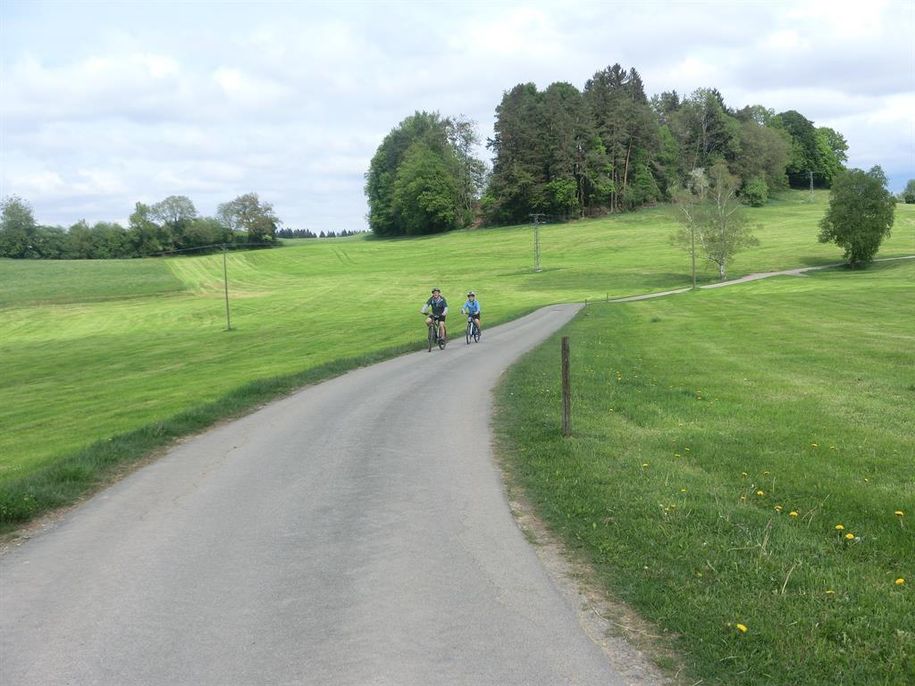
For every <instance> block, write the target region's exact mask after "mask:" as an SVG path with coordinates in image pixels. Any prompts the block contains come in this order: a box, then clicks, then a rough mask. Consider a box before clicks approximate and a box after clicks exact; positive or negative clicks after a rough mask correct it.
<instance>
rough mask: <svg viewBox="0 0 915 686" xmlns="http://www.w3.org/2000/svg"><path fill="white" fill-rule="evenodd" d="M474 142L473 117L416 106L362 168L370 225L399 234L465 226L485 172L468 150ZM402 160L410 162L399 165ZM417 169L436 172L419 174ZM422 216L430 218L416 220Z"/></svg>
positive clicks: (379, 231) (383, 232) (384, 233)
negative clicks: (424, 221)
mask: <svg viewBox="0 0 915 686" xmlns="http://www.w3.org/2000/svg"><path fill="white" fill-rule="evenodd" d="M476 143H477V138H476V133H475V132H474V125H473V122H470V121H469V120H466V119H463V118H443V117H442V116H441V115H440V114H439V113H438V112H416V113H415V114H413V115H412V116H410V117H407V118H406V119H404V120H403V121H402V122H400V124H399V125H398V126H397V127H395V128H394V129H392V130H391V132H390V133H389V134H388V135H387V136H385V138H384V140H383V141H382V142H381V145H379V146H378V150H377V151H376V152H375V155H374V156H373V157H372V161H371V163H370V165H369V170H368V171H367V172H366V174H365V194H366V197H367V199H368V204H369V214H368V220H369V226H370V227H371V229H372V231H373V232H374V233H375V234H376V235H378V236H398V235H404V234H407V233H411V234H412V233H432V232H436V231H442V230H446V229H450V228H456V227H459V226H468V225H469V224H470V223H471V222H472V221H473V212H474V209H475V206H476V202H477V197H478V195H479V192H480V189H481V187H482V183H483V178H484V173H485V166H484V165H483V163H482V162H480V161H479V160H477V159H476V158H475V157H474V156H473V155H472V153H471V151H472V148H473V146H474V145H475V144H476ZM433 158H435V159H433ZM404 165H407V166H408V167H409V168H408V169H405V170H402V169H401V168H402V167H403V166H404ZM421 170H426V171H428V172H430V173H433V175H434V178H430V179H428V180H427V181H426V182H424V181H423V180H422V179H419V178H417V176H416V175H417V173H420V171H421ZM445 177H447V178H445ZM424 216H425V217H426V218H427V219H429V220H430V221H431V223H430V224H428V225H425V226H419V225H418V224H417V223H416V222H418V221H421V218H422V217H424Z"/></svg>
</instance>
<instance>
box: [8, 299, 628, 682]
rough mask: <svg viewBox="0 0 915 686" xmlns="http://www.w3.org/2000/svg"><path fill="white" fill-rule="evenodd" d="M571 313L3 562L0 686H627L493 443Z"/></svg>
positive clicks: (324, 397)
mask: <svg viewBox="0 0 915 686" xmlns="http://www.w3.org/2000/svg"><path fill="white" fill-rule="evenodd" d="M576 309H577V308H576V306H555V307H549V308H546V309H544V310H540V311H538V312H536V313H534V314H532V315H530V316H528V317H526V318H524V319H523V320H521V321H519V322H516V323H514V324H512V325H510V327H501V328H499V329H492V330H487V331H484V338H483V341H482V342H481V343H479V344H477V345H471V346H467V345H466V344H465V343H464V341H463V339H455V340H454V341H452V343H451V344H449V346H448V348H447V349H446V350H445V351H444V352H440V351H437V350H436V351H433V352H432V353H427V352H425V351H423V352H418V353H415V354H411V355H407V356H404V357H401V358H398V359H395V360H391V361H388V362H385V363H382V364H379V365H375V366H372V367H368V368H365V369H360V370H357V371H354V372H352V373H350V374H346V375H345V376H342V377H339V378H337V379H334V380H331V381H328V382H326V383H323V384H320V385H318V386H314V387H311V388H308V389H305V390H303V391H301V392H299V393H297V394H295V395H294V396H291V397H289V398H286V399H284V400H281V401H279V402H276V403H274V404H271V405H269V406H268V407H265V408H264V409H262V410H260V411H258V412H256V413H254V414H252V415H249V416H247V417H245V418H243V419H241V420H239V421H236V422H233V423H231V424H227V425H225V426H222V427H219V428H217V429H214V430H212V431H210V432H208V433H206V434H204V435H201V436H199V437H197V438H194V439H192V440H188V441H187V442H185V443H183V444H182V445H179V446H177V447H176V448H175V449H173V450H171V451H170V452H169V453H168V454H167V455H166V456H164V457H163V458H162V459H159V460H158V461H156V462H154V463H152V464H150V465H149V466H147V467H145V468H143V469H141V470H139V471H137V472H135V473H134V474H132V475H131V476H129V477H128V478H126V479H124V480H123V481H121V482H119V483H118V484H116V485H114V486H113V487H111V488H109V489H108V490H106V491H105V492H103V493H101V494H100V495H98V496H97V497H95V498H94V499H92V500H91V501H89V502H87V503H86V504H85V505H83V506H82V507H80V508H78V509H77V510H75V511H74V512H72V513H71V514H69V515H68V516H67V517H66V518H65V519H64V520H63V521H62V522H61V523H59V524H58V525H56V526H54V527H52V529H51V530H49V531H47V532H45V533H43V534H40V535H38V536H36V537H35V538H33V539H32V540H30V541H28V542H26V543H24V544H23V545H21V546H19V547H18V548H15V549H13V550H11V551H8V552H7V553H6V554H5V555H3V556H2V558H0V683H2V684H3V685H4V686H14V685H16V684H43V685H53V684H118V685H121V684H168V685H174V684H219V685H220V686H224V685H228V684H322V685H323V684H353V685H360V686H361V685H364V684H397V685H409V684H423V685H429V684H473V685H474V686H477V685H482V684H500V685H509V684H602V685H605V686H606V685H608V684H622V683H623V680H622V678H621V677H620V676H619V675H618V674H617V673H616V672H615V671H614V670H613V669H612V668H611V667H610V666H609V665H608V662H607V659H606V658H605V655H604V654H603V652H602V651H601V650H600V649H599V648H598V647H597V646H596V645H595V644H594V643H593V642H592V641H591V640H589V639H588V638H587V636H586V635H585V633H584V632H583V631H582V629H581V627H580V626H579V624H578V622H577V619H576V608H574V607H571V606H570V602H569V601H568V600H566V598H565V597H564V596H563V594H562V593H561V592H560V589H558V588H557V587H556V586H555V585H554V583H553V581H551V579H550V577H549V576H548V575H547V573H546V572H545V571H544V570H543V568H542V566H541V565H540V563H539V561H538V558H537V556H536V553H535V552H534V550H533V549H532V548H531V546H530V545H529V544H528V543H527V542H526V541H525V540H524V537H523V536H522V534H521V533H520V531H519V529H518V527H517V526H516V524H515V523H514V521H513V519H512V516H511V514H510V512H509V508H508V506H507V503H506V500H505V496H504V493H503V489H502V484H501V481H500V478H499V475H498V473H497V471H496V469H495V467H494V465H493V462H492V454H491V450H490V446H489V437H488V436H489V433H488V431H489V429H488V418H489V414H490V389H491V387H492V385H493V384H494V383H495V381H496V380H497V378H498V377H499V375H500V374H501V373H502V371H503V370H504V369H505V367H506V366H507V365H508V364H509V363H511V362H512V361H513V360H515V359H516V358H517V357H518V356H519V355H520V354H521V353H523V352H524V351H526V350H528V349H530V348H531V347H533V346H534V345H535V344H536V343H538V342H539V341H541V340H542V339H543V338H544V337H545V336H546V335H547V334H548V333H551V332H553V331H554V330H556V329H557V328H558V327H560V326H561V325H562V324H564V323H565V322H566V321H568V320H569V319H570V318H571V317H572V316H573V314H574V313H575V311H576ZM458 323H459V322H454V324H453V325H452V326H453V327H454V328H458V327H457V326H456V325H457V324H458ZM557 364H558V354H557ZM559 411H560V408H557V421H558V413H559Z"/></svg>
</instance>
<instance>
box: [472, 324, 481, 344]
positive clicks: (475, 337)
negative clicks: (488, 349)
mask: <svg viewBox="0 0 915 686" xmlns="http://www.w3.org/2000/svg"><path fill="white" fill-rule="evenodd" d="M473 340H474V341H476V342H477V343H479V342H480V327H479V326H477V325H476V324H474V325H473Z"/></svg>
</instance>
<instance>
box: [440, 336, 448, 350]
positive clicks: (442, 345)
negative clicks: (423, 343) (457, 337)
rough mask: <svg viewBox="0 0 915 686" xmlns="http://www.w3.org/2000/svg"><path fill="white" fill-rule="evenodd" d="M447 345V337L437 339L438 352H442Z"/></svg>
mask: <svg viewBox="0 0 915 686" xmlns="http://www.w3.org/2000/svg"><path fill="white" fill-rule="evenodd" d="M447 344H448V337H447V335H445V336H441V337H439V339H438V349H439V350H444V349H445V346H446V345H447Z"/></svg>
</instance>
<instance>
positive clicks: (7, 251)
mask: <svg viewBox="0 0 915 686" xmlns="http://www.w3.org/2000/svg"><path fill="white" fill-rule="evenodd" d="M0 208H2V211H0V257H41V255H40V254H39V252H38V247H37V229H38V227H37V226H36V224H35V217H34V216H33V215H32V207H31V205H29V203H28V202H26V201H25V200H23V199H22V198H20V197H19V196H18V195H11V196H9V197H7V198H6V199H5V200H4V201H3V203H2V204H0Z"/></svg>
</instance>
